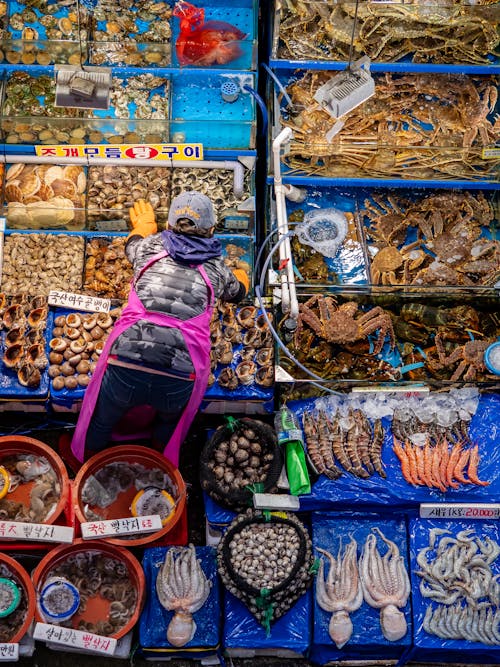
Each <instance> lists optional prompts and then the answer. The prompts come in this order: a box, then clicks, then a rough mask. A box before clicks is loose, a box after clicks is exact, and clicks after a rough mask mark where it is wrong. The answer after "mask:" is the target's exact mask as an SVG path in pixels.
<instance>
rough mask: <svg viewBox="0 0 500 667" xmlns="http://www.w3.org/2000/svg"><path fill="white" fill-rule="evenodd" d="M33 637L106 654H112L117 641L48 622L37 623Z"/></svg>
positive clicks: (69, 647)
mask: <svg viewBox="0 0 500 667" xmlns="http://www.w3.org/2000/svg"><path fill="white" fill-rule="evenodd" d="M33 637H34V638H35V639H39V640H41V641H44V642H52V643H54V644H62V645H63V646H65V647H67V648H68V649H69V650H71V648H77V649H84V650H86V651H94V652H96V653H104V654H106V655H113V653H114V652H115V650H116V642H117V640H116V639H114V638H113V637H103V636H102V635H95V634H93V633H92V632H85V631H83V630H73V628H62V627H61V626H59V625H51V624H50V623H37V624H36V625H35V632H34V634H33Z"/></svg>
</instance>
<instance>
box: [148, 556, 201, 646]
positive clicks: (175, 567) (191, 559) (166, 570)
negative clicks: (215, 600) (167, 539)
mask: <svg viewBox="0 0 500 667" xmlns="http://www.w3.org/2000/svg"><path fill="white" fill-rule="evenodd" d="M211 585H212V584H211V582H210V581H208V579H207V578H206V576H205V573H204V572H203V570H202V568H201V564H200V561H199V560H198V559H197V558H196V551H195V548H194V546H193V545H192V544H190V545H189V546H188V547H171V548H170V549H169V550H168V552H167V555H166V556H165V560H164V562H163V564H162V565H161V566H160V570H159V572H158V576H157V578H156V592H157V594H158V599H159V600H160V604H161V605H162V606H163V607H164V608H165V609H166V610H167V611H173V612H174V616H173V618H172V620H171V621H170V623H169V625H168V628H167V639H168V641H169V643H170V644H171V645H172V646H185V645H186V644H187V643H188V642H189V641H191V639H192V638H193V637H194V635H195V632H196V623H195V622H194V619H193V614H194V613H195V612H196V611H198V610H199V609H201V608H202V607H203V605H204V604H205V602H206V600H207V598H208V595H209V593H210V587H211Z"/></svg>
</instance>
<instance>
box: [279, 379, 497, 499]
mask: <svg viewBox="0 0 500 667" xmlns="http://www.w3.org/2000/svg"><path fill="white" fill-rule="evenodd" d="M451 401H454V403H452V402H451ZM288 406H289V407H290V409H291V410H292V411H293V412H294V414H295V415H296V416H297V419H298V422H299V424H301V425H302V428H303V429H304V415H311V416H312V418H313V420H317V419H318V416H319V415H320V413H321V412H323V414H326V415H327V416H328V422H329V423H332V422H334V421H337V422H338V423H339V424H340V425H342V424H344V425H345V421H342V420H346V419H348V417H346V414H347V410H348V409H349V407H351V408H352V409H360V410H361V411H362V412H363V414H364V415H365V416H367V418H368V421H369V423H370V424H371V428H372V431H373V428H374V424H375V419H374V417H375V415H376V414H381V415H382V417H381V420H380V424H381V427H382V430H383V441H382V449H381V464H382V472H383V473H384V474H385V477H383V476H381V475H380V474H379V473H378V472H377V471H374V472H373V474H371V475H370V476H367V477H366V478H361V477H359V476H357V475H355V474H354V473H353V472H348V471H347V470H346V469H345V468H343V467H342V466H340V464H339V462H338V460H337V459H335V461H336V465H337V466H338V467H339V470H341V472H342V475H341V476H340V477H339V478H338V479H334V480H333V479H329V478H328V477H327V475H326V474H321V475H320V476H319V477H318V478H317V480H316V481H315V482H314V484H313V486H312V489H311V494H310V495H309V496H308V498H307V500H308V503H311V504H312V505H316V509H322V508H325V507H328V506H329V507H330V508H332V509H333V508H342V507H345V505H346V503H353V504H354V505H355V506H356V507H363V506H364V507H367V508H374V507H377V509H378V511H380V512H387V511H393V509H394V507H400V508H405V507H407V508H410V507H416V505H417V504H419V503H430V502H443V501H447V502H495V501H496V500H497V499H498V498H500V427H499V423H498V414H499V411H500V396H499V395H498V394H493V393H492V394H486V393H484V394H479V393H478V392H477V391H474V390H473V389H472V393H471V390H470V389H468V388H458V389H455V390H452V391H451V392H450V393H449V394H448V395H447V394H444V393H441V394H428V395H423V396H420V397H419V396H413V397H404V396H403V395H402V394H392V395H391V394H385V395H382V394H369V393H366V394H363V395H362V396H361V397H359V396H358V397H356V396H355V395H351V396H349V395H345V396H330V397H328V398H323V399H306V400H301V401H290V402H289V403H288ZM384 406H386V407H384ZM395 406H396V407H395ZM397 406H399V408H398V407H397ZM453 406H454V407H455V408H456V409H460V410H462V417H467V418H468V420H469V421H468V422H466V423H467V424H468V438H469V444H466V445H463V443H462V444H460V440H454V439H452V436H451V435H449V436H448V437H449V442H448V445H449V446H448V453H449V460H448V464H449V465H452V464H453V465H455V466H457V465H458V463H457V461H456V459H455V457H456V455H457V452H458V449H459V448H460V451H462V449H461V448H462V447H463V453H464V456H466V455H467V454H466V453H467V452H469V456H471V455H472V453H473V452H476V451H477V459H476V464H477V465H476V473H475V474H473V468H474V465H475V464H474V461H472V462H470V463H468V464H467V466H466V467H465V471H468V472H467V475H472V478H473V479H474V480H475V483H471V482H470V481H468V478H467V477H465V478H464V479H465V480H466V481H465V482H463V481H462V482H460V483H458V481H456V480H455V479H454V478H452V477H449V475H451V468H450V469H448V466H447V470H446V471H445V473H443V474H446V475H447V476H448V478H447V480H448V479H449V480H450V484H451V485H453V486H451V485H450V486H447V487H446V488H445V487H443V488H442V489H440V488H438V487H437V486H434V487H429V486H427V485H425V484H424V483H423V481H422V483H421V484H420V485H418V486H416V485H413V484H411V483H410V482H409V481H407V479H405V477H404V474H403V473H404V472H405V471H406V468H405V470H403V466H402V463H401V461H400V460H399V459H398V457H397V456H396V453H395V450H394V441H393V430H392V423H393V414H394V410H399V411H401V410H402V409H403V407H404V409H405V410H407V411H408V410H411V412H412V413H414V414H415V415H416V416H418V415H419V414H421V416H423V417H424V412H425V414H426V415H430V416H431V417H432V414H433V413H434V418H435V416H436V415H437V414H441V415H442V417H443V418H444V416H445V415H444V412H445V411H447V412H449V413H450V414H451V410H452V408H453ZM337 411H338V412H337ZM399 414H401V412H400V413H399ZM339 419H340V420H341V421H340V422H339ZM422 428H423V427H422ZM454 437H456V438H457V437H458V438H461V437H463V436H460V435H458V434H455V436H454ZM304 442H305V444H306V448H307V447H309V450H311V451H312V443H311V440H310V438H309V436H308V435H307V433H305V431H304ZM441 446H442V443H441ZM453 449H455V450H456V451H455V453H453ZM452 453H453V458H452ZM441 460H442V457H441ZM450 461H451V463H450ZM462 468H464V466H462ZM464 474H465V473H464ZM462 477H463V475H462ZM433 481H434V483H435V484H437V482H436V478H434V480H433ZM447 483H448V481H447Z"/></svg>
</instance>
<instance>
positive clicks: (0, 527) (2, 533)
mask: <svg viewBox="0 0 500 667" xmlns="http://www.w3.org/2000/svg"><path fill="white" fill-rule="evenodd" d="M73 534H74V529H73V527H71V526H51V525H49V524H46V523H24V522H23V521H0V540H28V541H32V542H65V543H68V544H71V542H73Z"/></svg>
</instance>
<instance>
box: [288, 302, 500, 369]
mask: <svg viewBox="0 0 500 667" xmlns="http://www.w3.org/2000/svg"><path fill="white" fill-rule="evenodd" d="M393 306H394V307H393ZM473 332H474V333H473ZM499 333H500V320H499V319H498V317H497V316H496V314H495V313H494V312H488V311H487V310H486V309H482V310H481V311H480V310H477V309H476V308H473V307H472V306H468V305H460V306H456V305H453V306H450V307H446V306H441V305H437V306H433V305H427V304H423V303H420V302H413V301H411V302H409V303H405V304H404V305H402V306H401V305H400V302H394V303H391V309H390V310H389V309H385V308H382V307H381V306H379V305H374V304H373V303H370V304H361V303H358V302H356V301H343V302H340V301H339V300H338V299H337V298H336V297H334V296H330V295H325V294H315V295H313V296H311V297H310V298H309V299H307V300H306V301H304V302H303V303H300V305H299V317H298V325H297V328H296V330H295V332H294V334H293V337H292V339H291V340H290V341H289V347H290V349H291V350H292V352H293V353H294V354H295V355H296V356H297V357H298V358H299V361H300V362H301V363H303V364H306V365H307V366H308V367H309V368H311V369H313V370H314V369H317V370H318V372H319V371H320V370H321V372H322V374H323V377H324V378H325V379H334V378H344V379H362V380H368V379H369V380H373V379H374V378H375V379H379V380H386V381H391V380H400V379H405V378H404V377H402V372H403V371H402V369H404V368H406V367H414V369H413V370H412V371H411V372H410V374H409V376H408V379H414V380H424V379H429V378H436V379H439V380H449V381H452V382H455V381H458V380H463V381H466V382H469V381H488V380H494V379H495V378H494V376H491V375H489V374H488V372H487V370H486V367H485V364H484V353H485V351H486V349H487V348H488V346H489V345H490V344H491V343H492V342H494V340H495V339H496V338H497V336H498V335H499ZM471 334H472V335H471ZM393 352H394V353H396V354H395V356H394V355H392V353H393ZM391 357H392V358H391ZM395 359H399V360H400V363H399V364H395V363H394V360H395Z"/></svg>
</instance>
